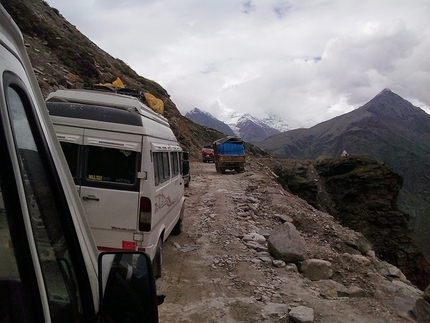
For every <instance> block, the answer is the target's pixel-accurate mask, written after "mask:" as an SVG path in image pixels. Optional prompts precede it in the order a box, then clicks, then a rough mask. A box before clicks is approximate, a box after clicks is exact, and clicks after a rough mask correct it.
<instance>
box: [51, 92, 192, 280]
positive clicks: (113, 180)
mask: <svg viewBox="0 0 430 323" xmlns="http://www.w3.org/2000/svg"><path fill="white" fill-rule="evenodd" d="M46 104H47V107H48V110H49V113H50V116H51V120H52V122H53V124H54V128H55V131H56V133H57V137H58V139H59V141H60V143H61V146H62V148H63V152H64V154H65V156H66V159H67V162H68V164H69V168H70V171H71V173H72V176H73V178H74V181H75V184H76V187H77V189H78V192H79V195H80V197H81V199H82V202H83V205H84V208H85V211H86V214H87V217H88V221H89V223H90V226H91V229H92V231H93V235H94V238H95V240H96V243H97V246H98V248H99V249H100V250H118V249H122V250H141V251H145V252H146V253H147V254H148V255H149V256H150V258H151V260H152V261H153V265H154V273H155V275H156V277H160V276H161V263H162V254H161V250H162V245H163V242H164V241H165V240H166V239H167V237H168V236H169V235H170V234H171V233H173V234H179V233H180V232H181V229H182V218H183V213H184V201H185V198H184V179H183V177H182V174H181V173H182V149H181V147H180V145H179V143H178V142H177V140H176V137H175V135H174V134H173V132H172V130H171V128H170V126H169V123H168V121H167V119H166V118H164V117H163V116H162V115H160V114H158V113H157V112H155V111H153V110H152V109H150V108H149V107H147V106H146V105H144V104H143V103H142V102H141V101H140V100H138V99H137V98H136V97H132V96H129V95H122V94H118V93H106V92H101V91H94V90H58V91H56V92H53V93H51V94H49V96H48V98H47V99H46Z"/></svg>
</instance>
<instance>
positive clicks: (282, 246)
mask: <svg viewBox="0 0 430 323" xmlns="http://www.w3.org/2000/svg"><path fill="white" fill-rule="evenodd" d="M276 162H277V161H274V160H270V159H255V158H250V159H249V160H248V163H247V166H246V172H244V173H240V174H236V173H234V172H232V173H226V174H219V173H217V172H216V171H215V167H214V165H213V164H208V163H201V162H192V163H191V170H192V181H191V184H190V187H189V188H188V189H187V191H186V196H187V201H186V203H187V208H186V211H185V218H184V231H183V232H182V234H180V235H179V236H172V237H170V238H169V239H168V240H167V241H166V243H165V245H164V249H163V252H164V259H163V266H164V267H163V272H162V277H161V279H160V280H159V281H158V288H159V291H160V292H163V293H165V294H166V296H167V297H166V300H165V303H164V304H163V305H161V306H160V308H159V311H160V321H161V322H227V323H236V322H237V323H239V322H241V323H246V322H296V323H297V322H301V323H304V322H308V323H310V322H315V323H344V322H356V323H377V322H378V323H402V322H414V321H415V322H416V321H418V322H420V323H424V322H428V320H427V319H428V318H429V316H428V315H429V306H430V304H429V303H428V301H426V299H427V298H428V297H429V295H428V294H429V293H430V291H427V292H426V293H425V294H424V293H423V292H421V291H420V290H419V289H417V288H416V287H414V286H413V285H412V284H411V283H410V282H409V281H408V280H407V279H406V277H405V276H404V275H403V274H402V273H401V271H400V270H399V269H398V268H397V267H395V266H393V265H391V264H389V263H387V262H385V261H383V260H381V259H380V258H378V257H377V256H375V252H374V251H373V249H372V248H373V246H372V244H371V243H369V241H368V240H367V239H366V238H365V237H364V236H363V235H362V234H360V233H357V232H355V231H353V230H351V229H348V228H346V227H344V226H342V225H341V224H340V223H339V222H338V221H337V220H336V219H335V218H334V217H333V216H331V215H329V214H328V213H326V212H322V211H319V210H317V209H315V208H314V207H312V206H311V205H310V204H308V203H307V202H305V201H304V200H302V199H300V198H298V197H297V196H295V195H293V194H291V193H290V192H288V191H286V190H284V189H283V188H282V186H281V185H280V184H278V183H277V182H276V177H277V176H276V175H275V174H274V173H273V172H272V171H271V168H272V166H273V163H276ZM414 313H415V314H414ZM416 315H418V317H417V316H416Z"/></svg>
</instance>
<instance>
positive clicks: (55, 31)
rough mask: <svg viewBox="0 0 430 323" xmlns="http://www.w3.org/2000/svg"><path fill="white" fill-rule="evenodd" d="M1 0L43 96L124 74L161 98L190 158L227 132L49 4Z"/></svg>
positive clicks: (127, 80)
mask: <svg viewBox="0 0 430 323" xmlns="http://www.w3.org/2000/svg"><path fill="white" fill-rule="evenodd" d="M0 3H1V4H2V5H3V6H4V7H5V9H6V10H7V11H8V12H9V14H10V15H11V16H12V18H13V19H14V20H15V22H16V23H17V25H18V27H19V28H20V29H21V31H22V33H23V36H24V41H25V44H26V47H27V52H28V54H29V56H30V60H31V62H32V64H33V68H34V70H35V72H36V77H37V79H38V82H39V85H40V87H41V89H42V93H43V95H44V96H47V95H48V94H49V93H50V92H52V91H55V90H57V89H66V88H82V87H83V85H84V84H97V83H110V82H112V81H114V80H115V79H116V78H117V77H120V78H121V80H122V81H123V83H124V84H125V86H126V87H129V88H133V89H136V90H140V91H142V92H149V93H151V94H152V95H154V96H155V97H156V98H159V99H161V100H163V102H164V107H165V111H164V116H165V117H166V118H167V119H168V120H169V123H170V125H171V127H172V129H173V132H174V133H175V135H176V137H177V138H178V140H179V141H180V143H181V145H182V147H183V148H184V149H187V150H189V151H190V152H191V156H192V158H199V153H200V149H201V147H202V146H203V145H205V144H207V142H213V141H214V140H216V139H219V138H221V137H222V136H223V134H222V133H220V132H218V131H216V130H213V129H208V128H205V127H202V126H200V125H199V124H197V123H194V122H191V121H189V120H188V119H187V118H185V117H183V116H182V115H181V113H180V112H179V110H178V109H177V107H176V105H175V104H174V103H173V101H172V100H171V99H170V96H169V94H168V93H167V91H166V90H165V89H164V88H163V87H162V86H160V85H159V84H158V83H157V82H155V81H153V80H149V79H147V78H145V77H142V76H140V75H138V74H137V73H136V72H135V71H134V70H133V69H131V68H130V67H129V66H128V65H127V64H126V63H124V62H123V61H122V60H120V59H117V58H113V57H112V56H110V55H109V54H108V53H106V52H105V51H103V50H102V49H101V48H99V47H98V46H97V45H96V44H94V43H93V42H92V41H91V40H89V39H88V38H87V37H85V36H84V35H83V34H81V33H80V32H79V30H77V29H76V27H75V26H73V25H71V24H70V23H69V22H68V21H67V20H66V19H65V18H64V17H63V16H62V15H61V13H60V12H59V11H58V10H57V9H55V8H51V7H50V6H49V5H48V4H47V3H46V2H44V1H32V0H1V1H0ZM256 150H258V149H256V148H255V149H254V151H256Z"/></svg>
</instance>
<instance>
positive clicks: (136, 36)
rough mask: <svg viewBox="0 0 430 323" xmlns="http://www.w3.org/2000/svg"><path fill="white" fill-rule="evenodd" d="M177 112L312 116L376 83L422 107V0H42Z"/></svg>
mask: <svg viewBox="0 0 430 323" xmlns="http://www.w3.org/2000/svg"><path fill="white" fill-rule="evenodd" d="M47 2H48V3H49V4H50V6H52V7H54V8H57V9H58V10H59V11H60V13H61V14H62V15H63V16H64V17H65V18H66V19H67V20H68V21H69V22H70V23H72V24H74V25H75V26H76V27H77V28H78V29H79V30H80V31H81V32H82V33H83V34H85V35H86V36H87V37H88V38H90V39H91V40H92V41H93V42H94V43H96V44H97V45H98V46H99V47H101V48H102V49H103V50H105V51H106V52H108V53H109V54H110V55H112V56H113V57H116V58H120V59H121V60H123V61H124V62H126V63H127V64H128V65H129V66H130V67H131V68H133V69H134V70H135V71H136V72H137V73H138V74H139V75H141V76H144V77H146V78H149V79H152V80H154V81H156V82H157V83H159V84H160V85H162V86H163V87H164V88H165V89H166V90H167V91H168V93H169V94H170V95H171V98H172V100H173V102H174V103H175V104H176V106H177V107H178V109H179V110H180V111H181V113H182V114H185V113H186V112H188V111H189V110H191V109H193V108H194V107H198V108H199V109H201V110H204V111H208V112H210V113H211V114H212V115H214V116H216V117H218V118H219V119H221V120H225V118H226V114H227V113H228V112H231V111H237V112H239V113H250V114H252V115H254V116H256V117H265V116H267V115H277V116H279V117H281V118H283V119H285V120H286V121H287V122H288V123H289V124H290V125H291V126H292V127H293V128H296V127H310V126H313V125H315V124H316V123H319V122H321V121H324V120H328V119H331V118H333V117H335V116H337V115H339V114H343V113H346V112H349V111H351V110H353V109H354V108H357V107H360V106H362V105H363V104H365V103H366V102H368V101H369V100H371V99H372V98H373V97H374V96H375V95H377V94H378V93H379V92H380V91H382V90H383V89H384V88H390V89H391V90H392V91H393V92H395V93H397V94H399V95H400V96H401V97H403V98H404V99H406V100H408V101H410V102H411V103H413V104H414V105H416V106H419V107H421V108H423V109H424V110H425V111H426V112H428V113H429V112H430V89H429V87H430V54H429V53H430V22H429V17H430V1H428V0H409V1H404V0H243V1H239V0H116V1H114V0H74V1H67V0H47Z"/></svg>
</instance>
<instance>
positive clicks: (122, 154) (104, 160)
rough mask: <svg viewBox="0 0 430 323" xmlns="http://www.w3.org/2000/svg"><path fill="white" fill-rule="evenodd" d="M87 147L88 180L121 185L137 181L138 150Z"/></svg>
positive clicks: (132, 183) (133, 183)
mask: <svg viewBox="0 0 430 323" xmlns="http://www.w3.org/2000/svg"><path fill="white" fill-rule="evenodd" d="M86 149H87V155H88V157H87V169H86V175H85V177H86V180H88V181H92V182H109V183H116V184H121V185H135V184H136V183H137V171H138V168H137V162H138V158H137V157H138V156H137V154H138V153H137V152H135V151H131V150H124V149H115V148H106V147H96V146H86Z"/></svg>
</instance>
